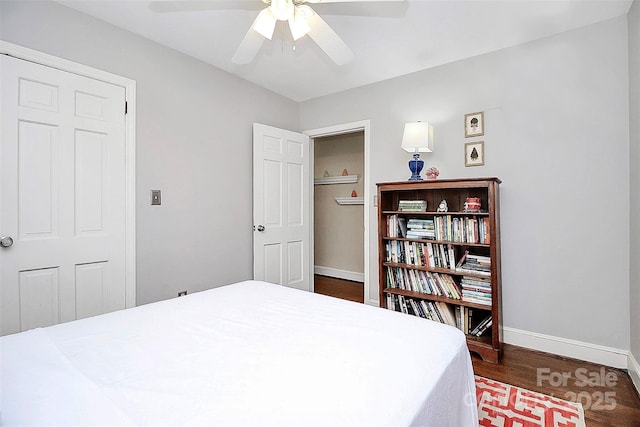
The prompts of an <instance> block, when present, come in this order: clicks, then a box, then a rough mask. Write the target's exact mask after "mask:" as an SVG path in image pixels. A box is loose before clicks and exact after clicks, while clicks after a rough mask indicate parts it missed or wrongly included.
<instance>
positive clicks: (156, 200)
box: [151, 190, 162, 205]
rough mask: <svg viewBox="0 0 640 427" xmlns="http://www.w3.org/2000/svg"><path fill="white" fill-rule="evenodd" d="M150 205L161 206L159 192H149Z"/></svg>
mask: <svg viewBox="0 0 640 427" xmlns="http://www.w3.org/2000/svg"><path fill="white" fill-rule="evenodd" d="M151 204H152V205H161V204H162V195H161V194H160V190H151Z"/></svg>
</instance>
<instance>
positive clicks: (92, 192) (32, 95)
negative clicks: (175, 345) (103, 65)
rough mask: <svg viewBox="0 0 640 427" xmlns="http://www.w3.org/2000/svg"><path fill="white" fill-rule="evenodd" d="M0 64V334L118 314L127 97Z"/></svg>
mask: <svg viewBox="0 0 640 427" xmlns="http://www.w3.org/2000/svg"><path fill="white" fill-rule="evenodd" d="M0 61H1V63H0V66H1V69H2V77H1V79H2V80H1V84H2V101H1V102H2V105H1V107H2V133H1V143H2V146H1V151H0V161H1V166H2V176H1V182H0V214H1V218H0V234H1V235H2V236H4V237H6V238H5V239H4V240H3V244H4V246H3V247H1V248H0V278H1V280H2V283H1V288H2V289H1V296H2V298H1V308H2V315H1V317H0V320H1V323H0V332H1V333H2V334H3V335H4V334H8V333H14V332H18V331H23V330H26V329H30V328H34V327H40V326H48V325H52V324H56V323H59V322H66V321H69V320H74V319H77V318H82V317H87V316H93V315H97V314H102V313H106V312H109V311H113V310H118V309H122V308H124V307H125V215H126V212H125V110H124V105H125V89H124V88H123V87H120V86H116V85H112V84H108V83H104V82H101V81H98V80H94V79H90V78H87V77H82V76H79V75H76V74H72V73H68V72H64V71H60V70H57V69H54V68H50V67H46V66H43V65H38V64H34V63H32V62H28V61H24V60H20V59H15V58H12V57H8V56H5V55H2V56H0ZM11 240H12V241H13V244H11V245H9V244H10V243H11Z"/></svg>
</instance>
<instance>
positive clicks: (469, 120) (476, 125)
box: [464, 111, 484, 138]
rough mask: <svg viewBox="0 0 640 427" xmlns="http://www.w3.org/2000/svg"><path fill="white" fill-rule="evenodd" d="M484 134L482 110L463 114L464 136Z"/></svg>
mask: <svg viewBox="0 0 640 427" xmlns="http://www.w3.org/2000/svg"><path fill="white" fill-rule="evenodd" d="M482 135H484V112H482V111H480V112H478V113H471V114H465V115H464V137H465V138H471V137H472V136H482Z"/></svg>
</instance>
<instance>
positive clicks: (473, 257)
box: [456, 250, 491, 276]
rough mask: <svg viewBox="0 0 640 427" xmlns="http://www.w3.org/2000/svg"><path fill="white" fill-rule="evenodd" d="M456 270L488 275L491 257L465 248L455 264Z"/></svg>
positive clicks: (489, 273)
mask: <svg viewBox="0 0 640 427" xmlns="http://www.w3.org/2000/svg"><path fill="white" fill-rule="evenodd" d="M456 271H459V272H462V273H465V272H466V273H474V274H481V275H483V276H490V275H491V258H490V257H488V256H485V255H478V254H472V253H469V251H468V250H467V251H465V252H464V253H463V254H462V256H461V257H460V260H459V261H458V264H457V265H456Z"/></svg>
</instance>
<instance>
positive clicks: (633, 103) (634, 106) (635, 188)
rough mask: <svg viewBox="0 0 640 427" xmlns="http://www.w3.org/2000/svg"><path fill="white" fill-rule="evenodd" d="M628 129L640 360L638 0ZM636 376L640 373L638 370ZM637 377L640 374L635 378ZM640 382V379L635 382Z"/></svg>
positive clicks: (632, 25) (634, 328)
mask: <svg viewBox="0 0 640 427" xmlns="http://www.w3.org/2000/svg"><path fill="white" fill-rule="evenodd" d="M629 96H630V100H629V110H630V111H629V118H630V123H629V129H630V150H629V153H630V155H629V158H630V162H631V163H630V164H631V177H630V178H631V179H630V183H631V197H630V198H631V232H630V233H629V234H630V235H631V251H630V260H631V271H630V292H629V300H630V307H629V310H630V312H631V353H632V354H633V356H634V358H635V359H636V361H638V362H639V363H640V262H638V260H640V0H636V1H634V2H633V5H632V7H631V11H630V12H629ZM636 375H640V372H637V373H636ZM637 379H638V380H640V377H637ZM638 385H640V382H639V383H638Z"/></svg>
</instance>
